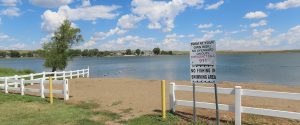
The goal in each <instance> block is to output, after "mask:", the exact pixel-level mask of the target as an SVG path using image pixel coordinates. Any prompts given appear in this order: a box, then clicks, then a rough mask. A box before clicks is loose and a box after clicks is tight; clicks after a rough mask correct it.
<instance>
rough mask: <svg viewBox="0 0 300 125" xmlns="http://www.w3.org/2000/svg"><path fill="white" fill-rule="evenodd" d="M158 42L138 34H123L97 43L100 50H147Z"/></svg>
mask: <svg viewBox="0 0 300 125" xmlns="http://www.w3.org/2000/svg"><path fill="white" fill-rule="evenodd" d="M157 45H158V44H157V43H156V42H155V41H154V38H141V37H139V36H131V35H129V36H125V37H120V38H118V39H115V40H111V41H109V42H106V43H103V44H101V45H99V48H100V49H101V50H124V49H127V48H128V49H138V48H139V49H142V50H149V49H152V48H154V47H156V46H157Z"/></svg>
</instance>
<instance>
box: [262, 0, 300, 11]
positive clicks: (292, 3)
mask: <svg viewBox="0 0 300 125" xmlns="http://www.w3.org/2000/svg"><path fill="white" fill-rule="evenodd" d="M296 7H300V1H299V0H285V1H283V2H278V3H269V4H268V6H267V8H269V9H278V10H282V9H288V8H296Z"/></svg>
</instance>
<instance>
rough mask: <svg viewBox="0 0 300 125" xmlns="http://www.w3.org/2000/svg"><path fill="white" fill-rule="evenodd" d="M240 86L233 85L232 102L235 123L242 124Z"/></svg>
mask: <svg viewBox="0 0 300 125" xmlns="http://www.w3.org/2000/svg"><path fill="white" fill-rule="evenodd" d="M241 88H242V87H241V86H235V87H234V92H235V93H234V97H235V99H234V100H235V103H234V115H235V118H234V119H235V125H241V124H242V114H241V112H242V107H241V106H242V104H241V102H242V98H241V95H242V90H241Z"/></svg>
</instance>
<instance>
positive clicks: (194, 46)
mask: <svg viewBox="0 0 300 125" xmlns="http://www.w3.org/2000/svg"><path fill="white" fill-rule="evenodd" d="M190 74H191V83H192V84H193V114H194V124H195V123H196V99H195V84H197V83H212V84H214V87H215V99H216V119H217V125H219V111H218V110H219V107H218V97H217V85H216V43H215V41H198V42H192V43H191V51H190Z"/></svg>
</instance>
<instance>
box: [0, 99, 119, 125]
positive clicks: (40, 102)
mask: <svg viewBox="0 0 300 125" xmlns="http://www.w3.org/2000/svg"><path fill="white" fill-rule="evenodd" d="M84 105H85V106H82V104H79V105H75V104H66V103H64V102H63V101H62V100H57V99H56V100H54V104H52V105H51V104H49V103H48V101H47V100H46V99H42V98H40V97H33V96H20V95H16V94H3V93H0V116H1V117H0V121H1V122H0V124H1V125H65V124H67V125H83V124H84V125H103V124H104V122H105V120H102V119H101V118H98V117H103V116H105V115H108V116H109V117H110V116H111V114H109V112H105V113H102V112H99V113H95V112H93V111H92V110H91V108H94V106H86V105H94V104H86V103H85V104H84ZM87 107H88V108H87ZM115 117H116V116H114V118H115ZM92 118H95V119H101V120H94V119H92Z"/></svg>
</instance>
